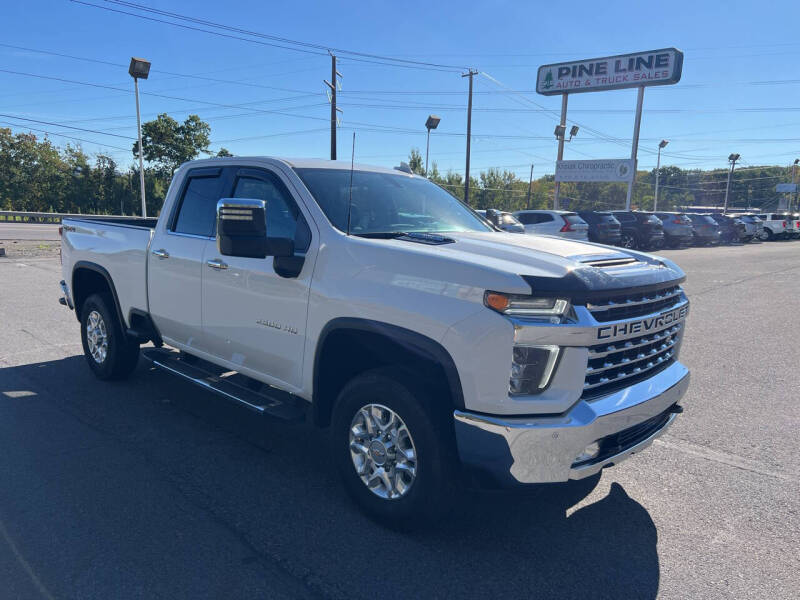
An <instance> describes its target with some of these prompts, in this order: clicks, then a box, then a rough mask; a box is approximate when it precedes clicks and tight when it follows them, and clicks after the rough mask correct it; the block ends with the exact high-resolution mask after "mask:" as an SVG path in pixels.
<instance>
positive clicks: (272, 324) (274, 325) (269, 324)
mask: <svg viewBox="0 0 800 600" xmlns="http://www.w3.org/2000/svg"><path fill="white" fill-rule="evenodd" d="M256 323H258V324H259V325H263V326H264V327H272V329H277V330H279V331H286V332H288V333H294V334H296V333H297V328H296V327H292V326H291V325H281V324H280V323H276V322H275V321H267V320H265V319H259V320H258V321H256Z"/></svg>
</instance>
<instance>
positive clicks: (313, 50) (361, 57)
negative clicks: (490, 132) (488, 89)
mask: <svg viewBox="0 0 800 600" xmlns="http://www.w3.org/2000/svg"><path fill="white" fill-rule="evenodd" d="M71 1H72V2H75V3H77V4H83V5H85V6H91V7H94V8H99V9H101V10H107V11H111V12H116V13H122V14H126V15H129V16H133V17H137V18H140V19H146V20H149V21H157V22H161V23H165V24H167V25H172V26H175V27H182V28H185V29H193V30H196V31H202V32H204V33H210V34H213V35H220V36H223V37H229V38H233V39H238V40H241V41H246V42H252V43H257V44H263V45H267V46H273V47H276V48H282V49H284V50H293V51H296V52H306V53H310V54H319V55H326V54H328V52H329V51H330V52H335V53H337V54H347V55H349V56H348V58H349V59H350V60H356V61H362V62H374V61H383V63H384V64H386V65H388V66H412V67H416V68H422V69H427V70H438V71H441V70H446V71H451V72H460V71H462V70H463V69H464V68H465V67H463V66H458V65H445V64H438V63H432V62H426V61H417V60H409V59H403V58H397V57H392V56H382V55H379V54H371V53H367V52H359V51H355V50H346V49H344V48H334V47H332V46H326V45H324V44H317V43H311V42H303V41H299V40H293V39H290V38H284V37H280V36H276V35H270V34H265V33H261V32H258V31H252V30H248V29H243V28H240V27H233V26H231V25H225V24H222V23H217V22H215V21H210V20H206V19H199V18H196V17H192V16H189V15H183V14H180V13H174V12H170V11H164V10H159V9H155V8H152V7H149V6H144V5H141V4H137V3H135V2H125V1H123V0H104V1H105V2H106V3H108V4H114V5H117V6H122V7H125V8H130V9H133V10H136V11H141V12H144V13H146V14H149V15H158V16H160V17H167V18H169V19H173V21H168V20H164V19H159V18H156V17H152V16H146V15H142V14H138V13H135V12H129V11H124V10H120V9H116V8H111V7H109V6H100V5H98V4H93V3H91V2H84V1H83V0H71ZM174 21H184V22H187V23H194V24H195V25H203V26H204V27H212V28H213V29H219V30H222V31H227V32H231V33H222V32H220V31H213V30H209V29H201V28H198V27H193V26H189V25H184V24H181V23H175V22H174ZM233 34H240V35H233ZM242 35H244V36H249V37H241V36H242ZM252 38H258V39H252ZM262 40H270V41H269V42H266V41H262Z"/></svg>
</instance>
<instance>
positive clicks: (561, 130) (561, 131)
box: [553, 94, 580, 210]
mask: <svg viewBox="0 0 800 600" xmlns="http://www.w3.org/2000/svg"><path fill="white" fill-rule="evenodd" d="M566 118H567V94H564V95H562V96H561V123H560V124H558V125H556V128H555V131H553V135H555V136H556V139H557V140H558V157H557V159H556V171H558V162H560V161H561V160H563V159H564V142H571V141H572V138H574V137H575V136H576V135H578V130H579V129H580V128H579V127H578V126H577V125H573V126H572V127H570V129H569V139H568V140H566V139H564V138H565V137H566V135H567V125H566ZM560 192H561V182H560V181H556V182H555V186H554V187H553V210H558V196H559V193H560Z"/></svg>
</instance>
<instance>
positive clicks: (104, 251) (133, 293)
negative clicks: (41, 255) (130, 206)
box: [61, 217, 158, 325]
mask: <svg viewBox="0 0 800 600" xmlns="http://www.w3.org/2000/svg"><path fill="white" fill-rule="evenodd" d="M157 221H158V219H146V218H144V219H143V218H137V217H130V218H123V219H119V218H116V219H115V218H108V217H81V218H65V219H64V220H63V221H62V227H63V232H62V237H61V252H62V263H63V264H62V269H63V271H62V272H63V274H64V279H65V281H66V282H67V285H69V287H70V289H72V288H73V282H72V281H70V279H69V278H70V276H71V274H72V272H73V268H74V266H75V265H76V264H77V263H82V264H83V265H86V266H88V267H89V268H92V269H93V270H98V268H99V270H100V271H101V272H102V271H105V272H106V273H107V274H108V275H109V276H110V278H111V280H112V281H113V282H114V286H115V288H116V293H117V298H118V300H119V304H120V309H121V311H122V317H123V319H124V320H125V324H126V325H128V324H129V321H128V319H129V314H130V310H131V309H132V308H136V309H139V310H144V311H146V310H147V309H148V302H147V251H148V246H149V244H150V238H151V236H152V234H153V230H154V228H155V226H156V222H157ZM78 308H80V307H78Z"/></svg>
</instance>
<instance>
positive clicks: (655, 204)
mask: <svg viewBox="0 0 800 600" xmlns="http://www.w3.org/2000/svg"><path fill="white" fill-rule="evenodd" d="M667 144H669V140H661V141H660V142H659V143H658V160H657V161H656V197H655V199H654V200H653V212H655V211H657V210H658V176H659V174H660V173H661V149H662V148H664V147H665V146H666V145H667Z"/></svg>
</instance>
